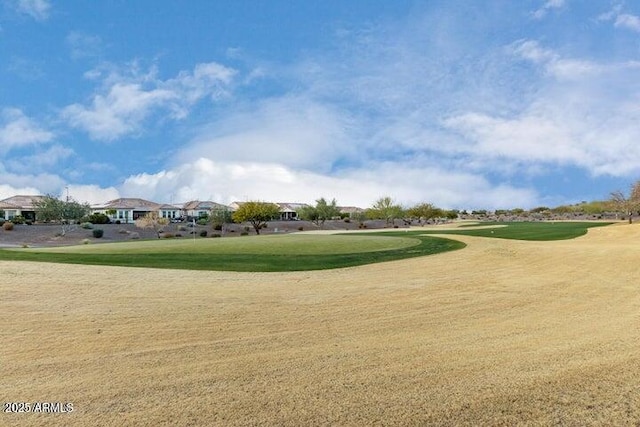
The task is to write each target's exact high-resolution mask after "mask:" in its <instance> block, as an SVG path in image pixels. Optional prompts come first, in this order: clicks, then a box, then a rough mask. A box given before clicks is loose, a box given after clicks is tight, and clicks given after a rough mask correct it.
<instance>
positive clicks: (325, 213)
mask: <svg viewBox="0 0 640 427" xmlns="http://www.w3.org/2000/svg"><path fill="white" fill-rule="evenodd" d="M298 216H299V217H300V218H301V219H303V220H305V221H311V222H312V223H314V224H315V225H316V226H319V227H320V228H322V227H324V222H325V221H326V220H328V219H331V218H334V217H337V216H340V209H338V206H337V202H336V199H332V200H331V203H327V201H326V200H325V198H324V197H321V198H319V199H318V200H316V205H315V206H305V207H303V208H300V209H299V210H298Z"/></svg>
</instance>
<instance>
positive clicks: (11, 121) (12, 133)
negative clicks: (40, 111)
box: [0, 108, 54, 153]
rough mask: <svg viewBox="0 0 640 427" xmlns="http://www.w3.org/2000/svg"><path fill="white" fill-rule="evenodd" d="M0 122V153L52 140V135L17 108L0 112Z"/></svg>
mask: <svg viewBox="0 0 640 427" xmlns="http://www.w3.org/2000/svg"><path fill="white" fill-rule="evenodd" d="M1 117H2V122H0V153H3V152H7V151H9V150H11V149H12V148H17V147H23V146H27V145H34V144H39V143H46V142H49V141H51V140H52V139H53V136H54V135H53V133H52V132H50V131H48V130H45V129H43V128H42V127H40V126H39V125H38V124H37V123H35V122H34V121H33V120H32V119H30V118H29V117H27V116H26V115H25V114H24V113H23V112H22V110H20V109H18V108H5V109H3V110H2V114H1Z"/></svg>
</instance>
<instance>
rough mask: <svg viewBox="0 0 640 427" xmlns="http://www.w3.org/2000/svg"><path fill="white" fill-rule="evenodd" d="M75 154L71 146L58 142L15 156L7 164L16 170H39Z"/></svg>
mask: <svg viewBox="0 0 640 427" xmlns="http://www.w3.org/2000/svg"><path fill="white" fill-rule="evenodd" d="M73 154H74V151H73V150H72V149H71V148H68V147H64V146H62V145H59V144H56V145H53V146H51V147H48V148H47V149H46V150H43V151H38V152H36V153H35V154H32V155H28V156H19V157H13V158H11V159H9V160H7V161H6V162H5V164H6V165H7V166H8V167H9V168H10V169H11V170H14V171H29V172H37V171H41V170H47V169H49V168H51V167H52V166H55V165H57V164H58V163H59V162H60V161H62V160H64V159H67V158H69V157H71V156H72V155H73Z"/></svg>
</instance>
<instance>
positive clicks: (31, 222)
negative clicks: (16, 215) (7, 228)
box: [24, 219, 33, 225]
mask: <svg viewBox="0 0 640 427" xmlns="http://www.w3.org/2000/svg"><path fill="white" fill-rule="evenodd" d="M24 223H25V224H26V225H33V221H31V220H30V219H25V220H24Z"/></svg>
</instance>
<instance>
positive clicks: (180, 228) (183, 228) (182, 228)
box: [178, 225, 187, 231]
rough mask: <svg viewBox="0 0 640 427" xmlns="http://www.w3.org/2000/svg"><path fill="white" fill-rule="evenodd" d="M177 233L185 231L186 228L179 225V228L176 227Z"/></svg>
mask: <svg viewBox="0 0 640 427" xmlns="http://www.w3.org/2000/svg"><path fill="white" fill-rule="evenodd" d="M178 231H187V227H185V226H184V225H181V226H180V227H178Z"/></svg>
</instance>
